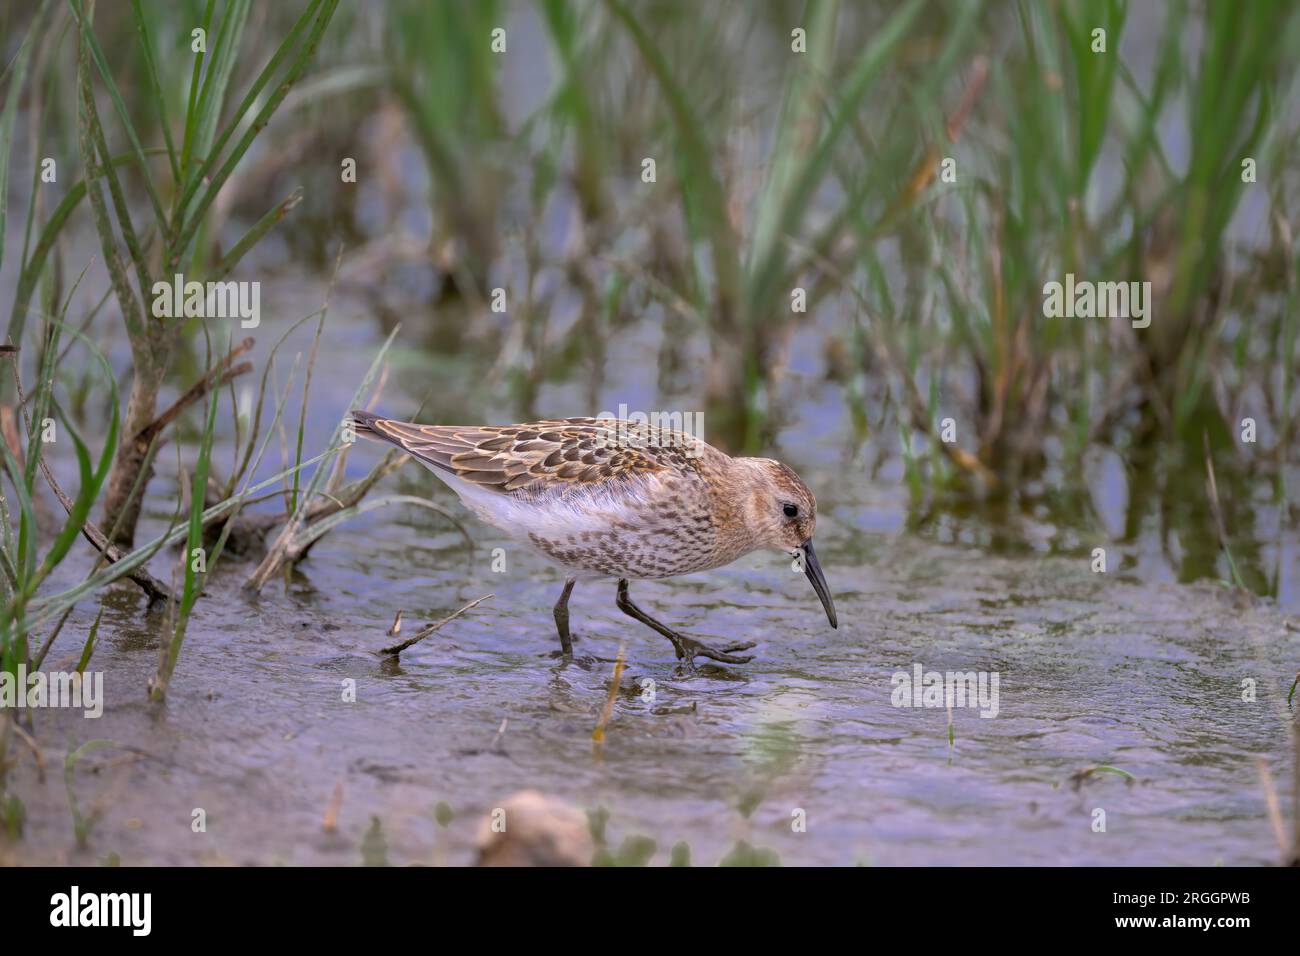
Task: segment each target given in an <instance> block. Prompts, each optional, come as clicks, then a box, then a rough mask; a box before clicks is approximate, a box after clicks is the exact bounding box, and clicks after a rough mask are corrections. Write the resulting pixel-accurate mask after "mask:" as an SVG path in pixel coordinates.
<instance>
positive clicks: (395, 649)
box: [379, 594, 496, 654]
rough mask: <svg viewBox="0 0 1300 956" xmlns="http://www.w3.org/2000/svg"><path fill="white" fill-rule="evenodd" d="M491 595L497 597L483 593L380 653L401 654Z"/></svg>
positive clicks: (492, 595) (382, 649)
mask: <svg viewBox="0 0 1300 956" xmlns="http://www.w3.org/2000/svg"><path fill="white" fill-rule="evenodd" d="M490 597H496V595H495V594H485V595H483V596H482V597H481V598H477V599H475V600H473V601H470V602H469V603H468V604H466V605H465V606H464V607H463V608H461V609H460V610H459V611H456V612H455V613H453V614H449V615H447V616H446V617H444V618H443V619H442V620H441V621H438V622H436V623H434V624H430V625H429V626H428V627H425V628H421V629H420V631H419V632H418V633H417V634H416V635H415V636H414V637H411V638H408V639H407V640H405V641H402V643H400V644H394V645H393V646H392V647H384V648H381V649H380V651H379V653H381V654H400V653H402V651H404V650H406V649H407V648H408V647H411V646H413V645H415V644H419V643H420V642H421V641H422V640H424V639H425V638H426V637H428V636H430V635H431V634H433V632H434V631H437V630H439V629H440V628H441V627H442V626H443V625H444V624H450V623H451V622H452V621H454V620H456V618H458V617H460V616H461V615H462V614H464V613H465V612H466V611H468V610H470V609H471V608H475V607H478V606H479V605H480V604H482V603H483V602H484V601H486V600H487V599H488V598H490Z"/></svg>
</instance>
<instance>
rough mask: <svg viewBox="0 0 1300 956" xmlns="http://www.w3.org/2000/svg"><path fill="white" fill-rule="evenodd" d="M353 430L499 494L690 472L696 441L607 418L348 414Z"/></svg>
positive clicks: (699, 444)
mask: <svg viewBox="0 0 1300 956" xmlns="http://www.w3.org/2000/svg"><path fill="white" fill-rule="evenodd" d="M352 415H353V419H354V421H355V422H356V425H357V433H358V434H362V435H368V436H370V437H374V438H379V439H382V440H384V441H388V442H391V443H392V444H394V445H397V446H398V447H399V448H401V449H403V450H404V451H406V452H407V453H408V454H410V455H411V456H412V457H414V458H418V459H419V460H420V461H422V462H424V463H426V464H428V465H429V466H431V467H433V468H435V469H438V470H441V471H444V472H447V473H449V474H451V475H453V476H455V477H457V478H461V479H463V480H465V481H471V482H474V483H475V484H476V485H481V486H483V487H485V488H489V489H492V490H494V491H499V492H502V493H513V492H522V493H528V492H540V491H545V490H552V489H562V488H565V487H572V488H575V489H576V488H579V487H584V486H585V487H588V488H590V487H591V486H593V485H596V484H603V483H605V482H610V481H618V480H625V479H628V478H631V477H633V476H636V475H645V474H652V473H656V472H665V471H678V472H687V471H691V470H693V466H692V464H691V459H692V458H693V457H695V456H696V455H698V453H699V449H700V448H701V447H702V446H703V443H702V442H700V441H699V440H698V439H696V438H693V437H692V436H690V435H686V434H684V433H682V432H678V431H672V430H669V429H653V428H647V427H645V426H639V425H636V424H633V425H630V426H629V425H624V426H623V427H620V423H619V422H617V421H616V420H614V419H597V418H567V419H563V420H558V421H541V422H527V423H525V424H520V425H417V424H414V423H411V422H398V421H393V420H392V419H388V418H380V417H378V416H376V415H372V414H370V413H368V412H353V413H352Z"/></svg>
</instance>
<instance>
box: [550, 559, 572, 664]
mask: <svg viewBox="0 0 1300 956" xmlns="http://www.w3.org/2000/svg"><path fill="white" fill-rule="evenodd" d="M575 582H576V578H569V580H567V581H565V582H564V590H563V591H561V592H560V599H559V600H558V601H556V602H555V629H556V630H557V631H559V633H560V647H561V648H562V649H563V650H564V653H565V655H566V656H568V655H571V654H572V653H573V638H572V637H570V636H569V595H570V594H572V593H573V585H574V583H575Z"/></svg>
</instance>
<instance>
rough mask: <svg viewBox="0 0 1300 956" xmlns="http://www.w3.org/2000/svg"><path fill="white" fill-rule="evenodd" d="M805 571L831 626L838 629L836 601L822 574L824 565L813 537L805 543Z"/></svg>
mask: <svg viewBox="0 0 1300 956" xmlns="http://www.w3.org/2000/svg"><path fill="white" fill-rule="evenodd" d="M803 573H804V574H806V575H808V580H809V581H811V582H812V586H813V590H814V591H816V592H817V596H818V597H819V598H821V601H822V607H824V608H826V619H827V620H828V621H830V622H831V627H833V628H836V629H838V628H839V626H840V622H839V619H838V618H837V617H836V616H835V601H834V600H832V599H831V589H830V588H828V587H827V586H826V575H824V574H822V566H821V563H820V562H819V561H818V560H817V552H816V551H814V550H813V543H812V539H811V538H809V539H808V540H807V541H805V542H804V543H803Z"/></svg>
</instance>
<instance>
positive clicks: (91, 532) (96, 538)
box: [39, 458, 171, 605]
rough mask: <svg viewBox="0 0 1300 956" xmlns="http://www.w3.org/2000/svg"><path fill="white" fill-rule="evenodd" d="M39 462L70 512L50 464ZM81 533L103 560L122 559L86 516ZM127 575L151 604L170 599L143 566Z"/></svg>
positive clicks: (55, 494)
mask: <svg viewBox="0 0 1300 956" xmlns="http://www.w3.org/2000/svg"><path fill="white" fill-rule="evenodd" d="M39 464H40V466H41V472H42V473H43V474H44V475H45V480H46V482H47V483H48V484H49V486H50V490H51V491H53V492H54V497H56V498H58V499H59V504H61V505H63V510H64V511H66V512H67V513H68V514H72V507H73V503H72V500H71V499H70V498H69V497H68V496H67V495H66V494H64V492H63V489H62V488H60V487H59V483H58V482H57V481H56V480H55V478H54V474H53V473H52V472H51V471H50V466H49V465H48V464H46V462H45V459H44V458H42V459H41V460H40V462H39ZM81 534H82V536H83V537H85V539H86V540H87V541H89V542H90V543H91V544H93V545H94V546H95V547H96V548H97V549H98V550H99V552H100V554H102V555H103V556H104V558H105V560H107V561H108V563H109V564H116V563H117V562H118V561H120V560H121V559H122V557H123V554H122V549H121V548H119V547H118V546H117V545H115V544H113V543H112V542H111V541H109V540H108V536H107V535H105V534H104V532H103V531H101V530H100V528H99V526H98V525H96V524H95V523H94V522H93V521H91V520H90V519H89V518H87V519H86V523H85V524H84V525H82V526H81ZM127 577H128V578H130V579H131V580H132V581H134V582H135V583H136V584H138V585H139V586H140V589H141V590H142V591H144V593H145V594H147V595H148V596H149V603H150V604H151V605H152V604H154V603H155V602H156V601H170V600H171V593H170V592H169V591H168V590H167V588H166V587H165V586H164V585H163V583H162V582H161V581H159V580H158V579H157V578H155V577H154V576H153V575H152V574H150V573H149V572H148V571H146V570H145V569H144V568H143V567H139V568H136V569H135V570H134V571H131V572H129V573H128V574H127Z"/></svg>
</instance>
